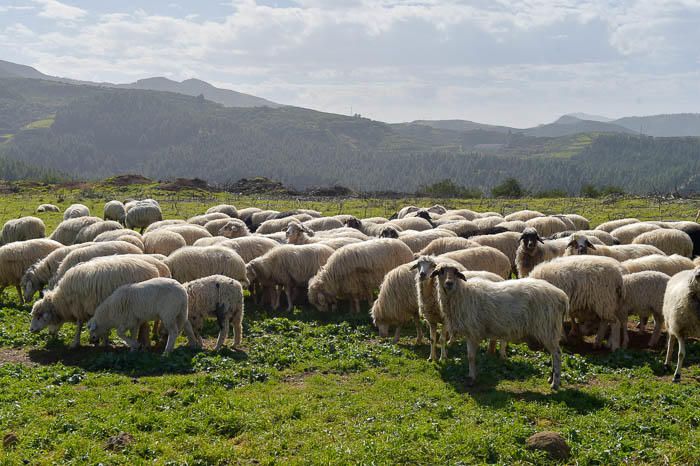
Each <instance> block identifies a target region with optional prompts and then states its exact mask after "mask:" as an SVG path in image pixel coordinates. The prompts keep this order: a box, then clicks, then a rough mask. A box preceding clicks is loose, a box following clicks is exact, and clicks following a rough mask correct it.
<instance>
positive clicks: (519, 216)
mask: <svg viewBox="0 0 700 466" xmlns="http://www.w3.org/2000/svg"><path fill="white" fill-rule="evenodd" d="M544 216H545V215H544V214H543V213H542V212H538V211H536V210H519V211H517V212H513V213H512V214H508V215H506V216H505V217H503V219H504V220H505V221H506V222H512V221H513V220H518V221H521V222H527V221H528V220H532V219H533V218H538V217H544Z"/></svg>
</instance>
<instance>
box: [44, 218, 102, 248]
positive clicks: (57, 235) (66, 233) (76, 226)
mask: <svg viewBox="0 0 700 466" xmlns="http://www.w3.org/2000/svg"><path fill="white" fill-rule="evenodd" d="M102 221H103V220H102V219H101V218H99V217H78V218H71V219H69V220H64V221H62V222H61V223H59V224H58V226H57V227H56V229H55V230H54V231H53V233H51V235H50V236H49V239H52V240H54V241H58V242H59V243H61V244H64V245H66V246H68V245H71V244H73V242H74V241H75V237H76V236H78V233H80V230H82V229H83V228H85V227H86V226H88V225H92V224H93V223H97V222H102Z"/></svg>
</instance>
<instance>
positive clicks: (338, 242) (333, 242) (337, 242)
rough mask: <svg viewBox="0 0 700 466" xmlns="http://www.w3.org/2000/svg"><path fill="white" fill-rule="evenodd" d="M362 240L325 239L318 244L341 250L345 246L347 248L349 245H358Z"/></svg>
mask: <svg viewBox="0 0 700 466" xmlns="http://www.w3.org/2000/svg"><path fill="white" fill-rule="evenodd" d="M361 242H362V240H361V239H357V238H342V237H341V238H329V239H324V240H321V241H319V242H318V243H317V244H325V245H326V246H328V247H329V248H331V249H334V250H335V249H340V248H342V247H343V246H347V245H348V244H357V243H361Z"/></svg>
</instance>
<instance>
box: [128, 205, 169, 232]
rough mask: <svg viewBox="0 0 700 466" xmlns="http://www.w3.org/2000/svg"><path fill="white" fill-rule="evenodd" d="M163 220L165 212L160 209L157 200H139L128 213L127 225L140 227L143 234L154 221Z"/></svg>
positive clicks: (131, 227)
mask: <svg viewBox="0 0 700 466" xmlns="http://www.w3.org/2000/svg"><path fill="white" fill-rule="evenodd" d="M160 220H163V212H161V210H160V205H158V203H157V202H155V201H152V202H149V200H144V201H139V202H137V203H136V204H135V205H134V206H133V207H131V209H129V211H128V212H127V213H126V220H125V223H126V227H127V228H130V229H133V228H140V229H141V234H143V232H144V230H145V229H146V228H147V227H148V226H149V225H150V224H152V223H154V222H158V221H160Z"/></svg>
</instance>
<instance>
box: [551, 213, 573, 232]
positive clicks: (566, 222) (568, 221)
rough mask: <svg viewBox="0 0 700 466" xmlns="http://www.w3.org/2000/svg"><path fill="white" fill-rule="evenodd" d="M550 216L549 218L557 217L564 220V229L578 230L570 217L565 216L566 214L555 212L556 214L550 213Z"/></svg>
mask: <svg viewBox="0 0 700 466" xmlns="http://www.w3.org/2000/svg"><path fill="white" fill-rule="evenodd" d="M550 217H551V218H558V219H559V220H561V221H562V222H564V225H565V226H566V230H574V231H575V230H578V228H576V225H575V224H574V222H572V221H571V219H569V217H567V216H566V215H562V214H556V215H550ZM566 230H564V231H566Z"/></svg>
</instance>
